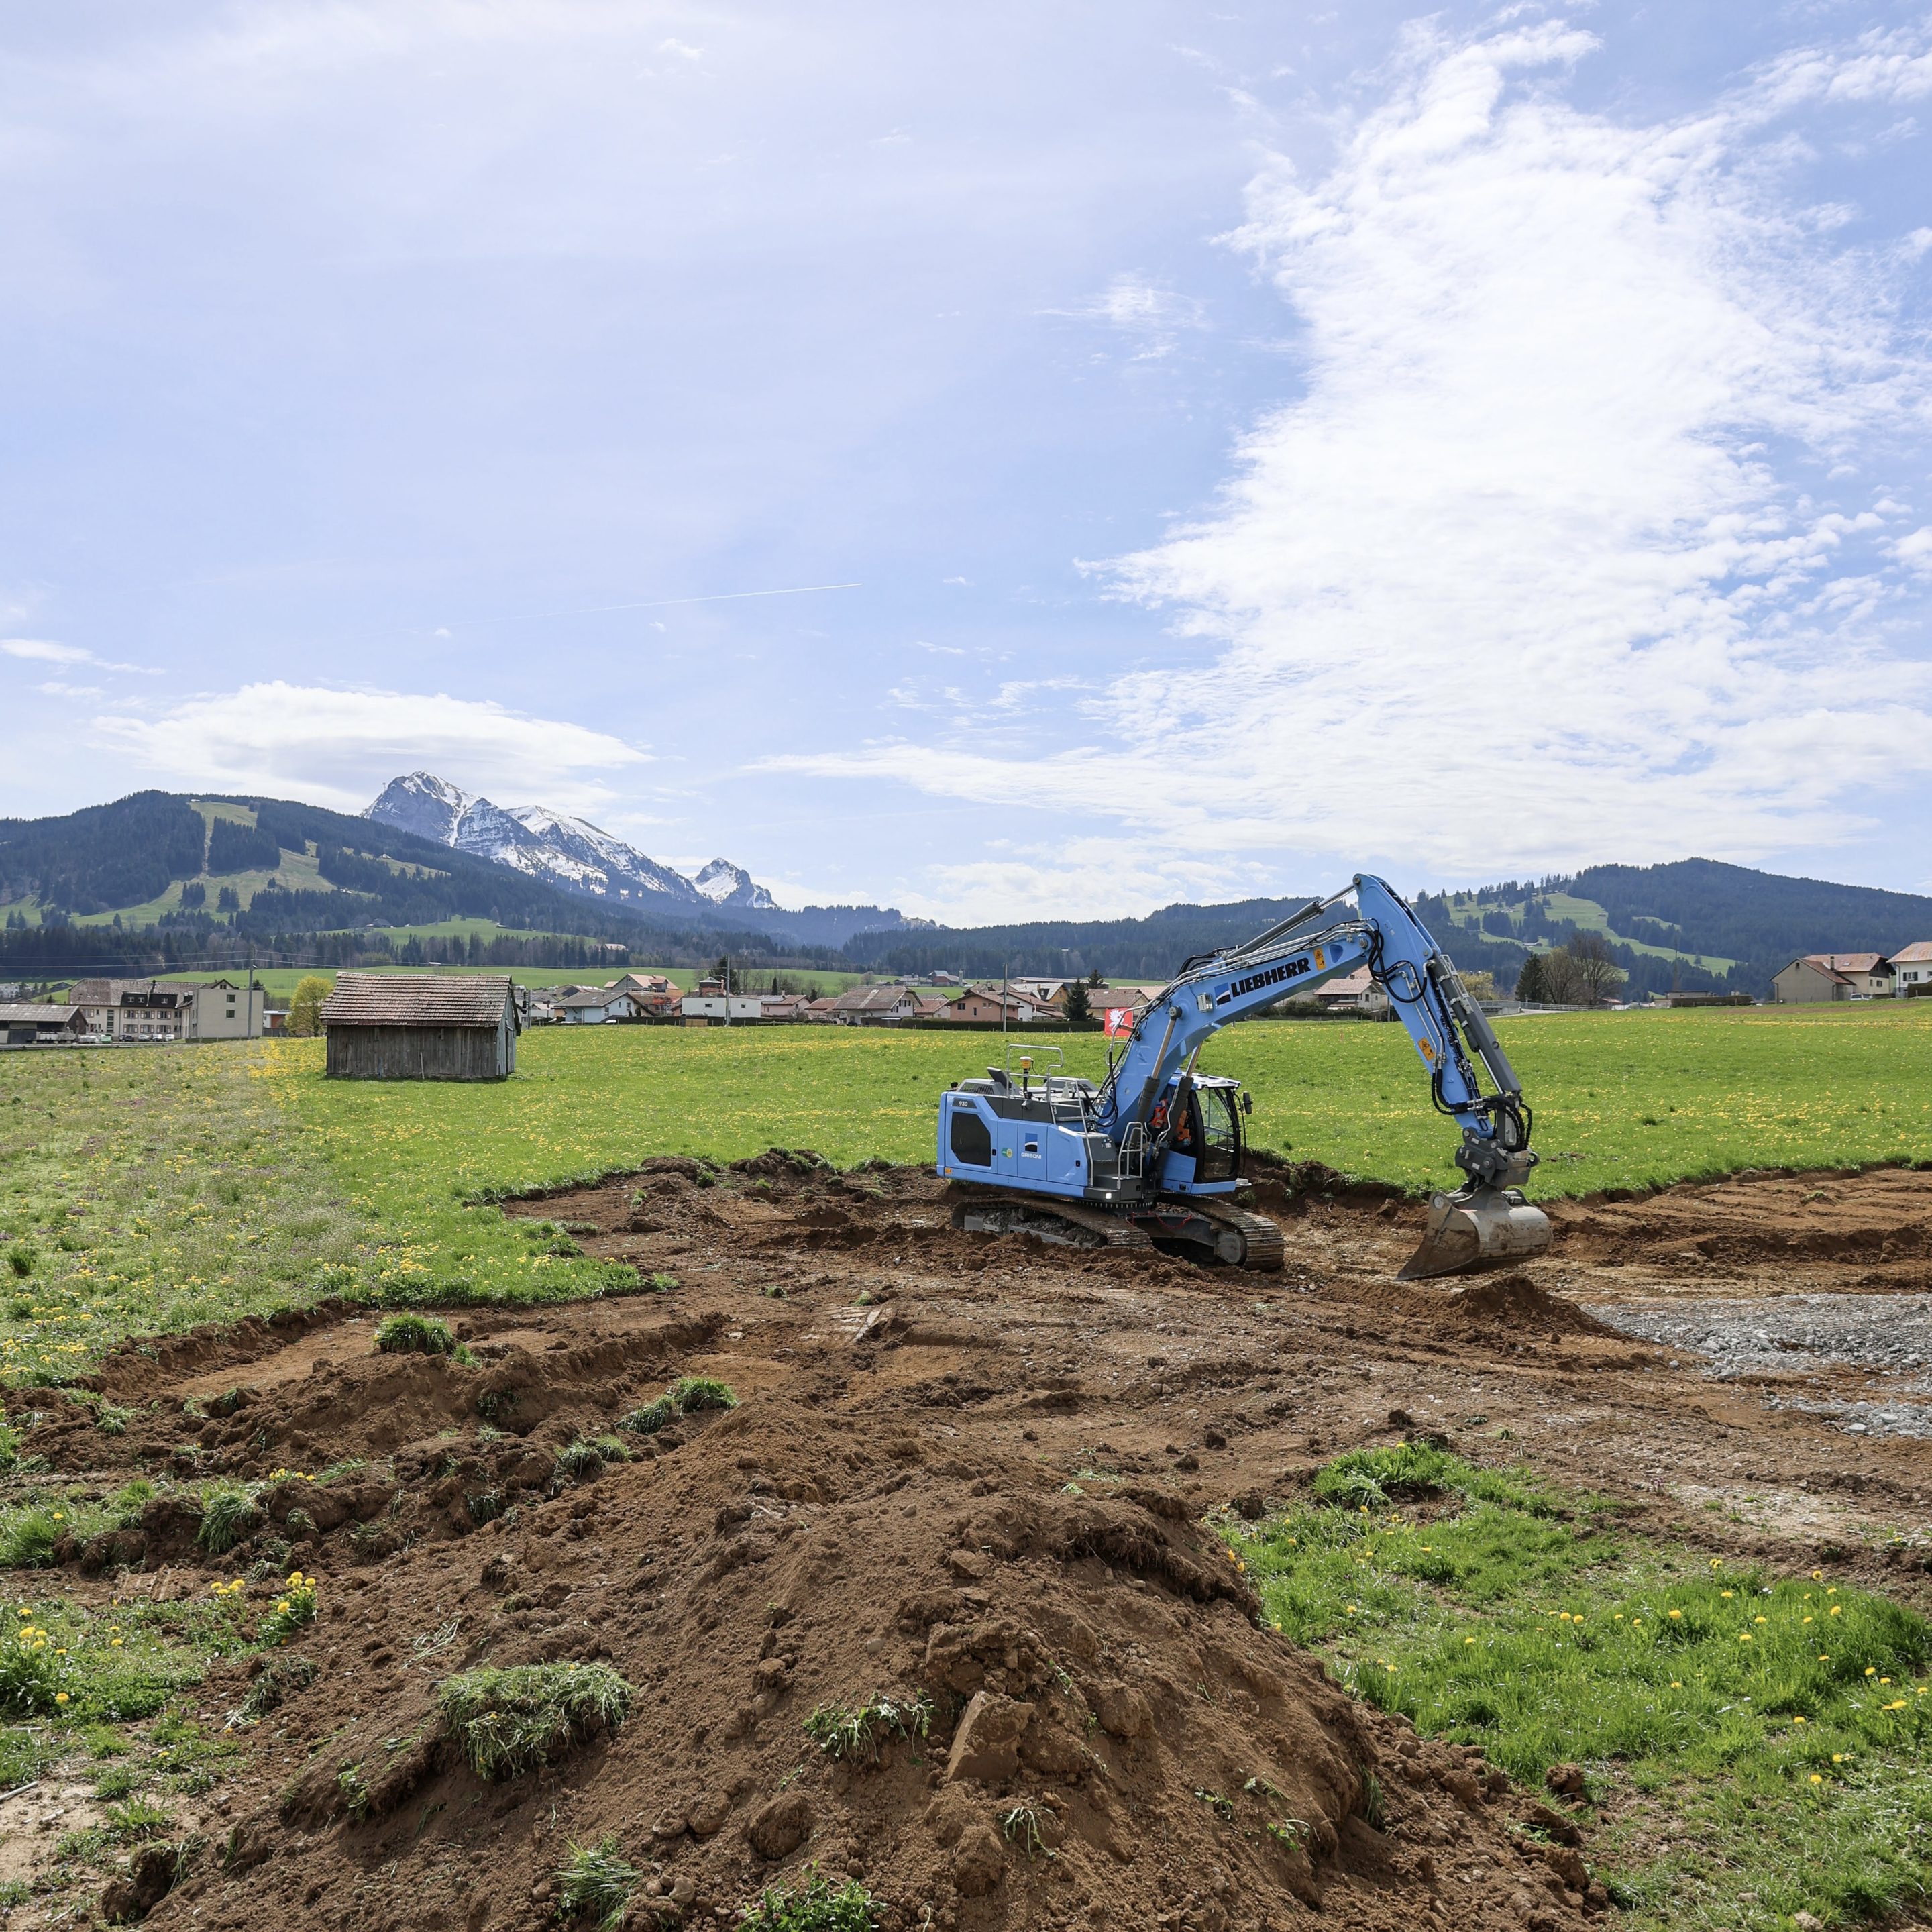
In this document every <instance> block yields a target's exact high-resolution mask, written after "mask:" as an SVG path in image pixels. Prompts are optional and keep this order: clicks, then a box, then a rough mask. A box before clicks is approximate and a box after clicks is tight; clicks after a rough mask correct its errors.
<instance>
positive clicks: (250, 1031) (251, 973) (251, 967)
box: [242, 939, 256, 1040]
mask: <svg viewBox="0 0 1932 1932" xmlns="http://www.w3.org/2000/svg"><path fill="white" fill-rule="evenodd" d="M242 1037H243V1038H244V1039H245V1040H253V1039H254V1038H255V1037H256V1032H255V942H254V941H253V940H252V939H251V941H249V942H248V1022H247V1024H246V1025H245V1026H244V1027H243V1028H242Z"/></svg>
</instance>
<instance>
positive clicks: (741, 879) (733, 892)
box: [691, 859, 778, 912]
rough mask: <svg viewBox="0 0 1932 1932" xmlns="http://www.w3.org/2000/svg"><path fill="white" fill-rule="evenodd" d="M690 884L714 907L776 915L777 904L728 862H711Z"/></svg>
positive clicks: (749, 877)
mask: <svg viewBox="0 0 1932 1932" xmlns="http://www.w3.org/2000/svg"><path fill="white" fill-rule="evenodd" d="M691 883H693V884H694V886H697V889H698V890H699V891H700V892H702V893H703V895H704V896H705V897H706V898H708V899H709V901H711V903H712V904H713V905H715V906H730V907H733V908H734V909H742V910H744V911H745V912H775V911H777V910H778V901H777V900H776V899H775V898H772V895H771V894H770V893H769V892H766V889H764V887H763V886H761V885H759V884H757V883H755V882H754V880H753V879H752V877H751V874H750V873H749V872H748V871H745V868H744V867H743V866H742V865H733V864H732V862H730V859H712V862H710V864H709V865H706V867H705V868H704V869H703V871H701V872H700V873H699V874H698V875H697V877H696V878H695V879H694V880H692V881H691Z"/></svg>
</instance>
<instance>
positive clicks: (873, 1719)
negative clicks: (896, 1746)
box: [805, 1692, 936, 1758]
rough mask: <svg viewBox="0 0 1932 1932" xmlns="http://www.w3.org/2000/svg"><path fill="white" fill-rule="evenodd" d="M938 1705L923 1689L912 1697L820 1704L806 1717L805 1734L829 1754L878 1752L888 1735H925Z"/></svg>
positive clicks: (843, 1754) (832, 1755)
mask: <svg viewBox="0 0 1932 1932" xmlns="http://www.w3.org/2000/svg"><path fill="white" fill-rule="evenodd" d="M935 1709H936V1707H935V1705H934V1703H933V1701H932V1699H931V1698H930V1697H927V1696H926V1694H924V1693H923V1692H921V1693H919V1694H918V1695H917V1696H916V1697H870V1698H868V1699H867V1700H865V1703H862V1704H856V1705H850V1706H847V1705H843V1704H821V1705H820V1706H818V1708H817V1709H816V1710H815V1711H814V1712H812V1714H811V1716H810V1717H808V1718H806V1719H805V1736H807V1737H808V1738H809V1739H811V1741H812V1742H813V1743H814V1744H815V1745H817V1747H818V1748H819V1749H820V1751H823V1752H824V1754H826V1757H834V1758H845V1757H876V1756H877V1753H878V1749H879V1746H880V1743H881V1742H883V1740H884V1739H887V1738H922V1737H925V1736H927V1735H928V1733H929V1732H930V1731H931V1730H932V1720H933V1715H934V1712H935Z"/></svg>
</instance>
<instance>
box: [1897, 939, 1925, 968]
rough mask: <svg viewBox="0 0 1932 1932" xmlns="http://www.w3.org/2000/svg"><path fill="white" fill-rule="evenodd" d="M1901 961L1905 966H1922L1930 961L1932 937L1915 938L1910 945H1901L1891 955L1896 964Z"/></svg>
mask: <svg viewBox="0 0 1932 1932" xmlns="http://www.w3.org/2000/svg"><path fill="white" fill-rule="evenodd" d="M1901 962H1903V964H1904V965H1907V966H1923V965H1927V964H1928V963H1932V939H1915V940H1914V941H1912V944H1910V945H1909V946H1901V947H1900V948H1899V949H1898V950H1897V952H1896V953H1893V954H1892V956H1891V963H1892V964H1893V965H1894V966H1896V965H1900V963H1901Z"/></svg>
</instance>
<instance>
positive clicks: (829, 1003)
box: [804, 993, 838, 1026]
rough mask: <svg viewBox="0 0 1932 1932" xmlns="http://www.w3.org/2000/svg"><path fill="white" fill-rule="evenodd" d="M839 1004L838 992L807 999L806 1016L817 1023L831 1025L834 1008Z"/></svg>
mask: <svg viewBox="0 0 1932 1932" xmlns="http://www.w3.org/2000/svg"><path fill="white" fill-rule="evenodd" d="M837 1005H838V995H837V994H836V993H826V994H823V995H820V997H819V998H817V999H815V1000H808V1001H805V1015H804V1017H805V1019H808V1020H810V1021H811V1022H814V1024H815V1025H820V1026H829V1025H832V1009H833V1008H834V1007H836V1006H837Z"/></svg>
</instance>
